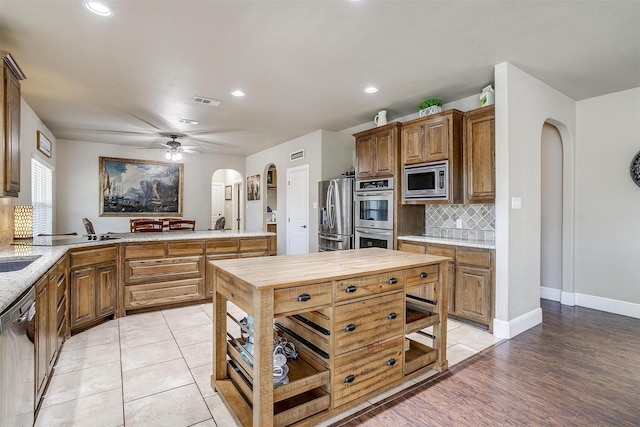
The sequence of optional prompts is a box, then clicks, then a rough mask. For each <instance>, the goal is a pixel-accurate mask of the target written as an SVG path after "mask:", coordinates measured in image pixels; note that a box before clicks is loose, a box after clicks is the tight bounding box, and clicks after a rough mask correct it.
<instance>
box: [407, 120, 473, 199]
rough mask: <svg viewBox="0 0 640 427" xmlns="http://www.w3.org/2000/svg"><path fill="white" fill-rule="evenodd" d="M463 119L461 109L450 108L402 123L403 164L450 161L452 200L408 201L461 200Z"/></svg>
mask: <svg viewBox="0 0 640 427" xmlns="http://www.w3.org/2000/svg"><path fill="white" fill-rule="evenodd" d="M463 122H464V113H463V112H462V111H458V110H447V111H443V112H442V113H438V114H433V115H431V116H427V117H421V118H418V119H414V120H411V121H408V122H405V123H402V137H401V150H400V151H401V157H402V161H401V163H402V166H405V165H415V164H422V163H430V162H437V161H444V160H446V161H448V162H449V199H447V200H427V201H424V200H412V201H407V202H405V203H407V204H425V203H462V201H463V198H464V192H463V184H464V182H463V164H462V157H463V153H462V140H463Z"/></svg>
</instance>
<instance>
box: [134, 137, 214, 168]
mask: <svg viewBox="0 0 640 427" xmlns="http://www.w3.org/2000/svg"><path fill="white" fill-rule="evenodd" d="M167 136H168V137H169V138H171V141H167V142H164V143H159V144H158V145H161V146H162V147H139V149H141V150H166V153H165V158H166V159H167V160H171V161H174V162H175V161H176V160H181V159H182V153H198V154H201V153H202V152H201V151H198V150H195V148H200V147H199V146H197V145H182V144H181V143H180V141H177V138H179V137H180V136H181V135H180V134H167Z"/></svg>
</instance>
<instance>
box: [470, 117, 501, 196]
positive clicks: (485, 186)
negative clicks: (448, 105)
mask: <svg viewBox="0 0 640 427" xmlns="http://www.w3.org/2000/svg"><path fill="white" fill-rule="evenodd" d="M464 171H465V177H464V178H465V179H464V181H465V202H466V203H494V201H495V197H496V161H495V106H494V105H490V106H488V107H483V108H478V109H476V110H472V111H468V112H467V113H466V114H465V121H464Z"/></svg>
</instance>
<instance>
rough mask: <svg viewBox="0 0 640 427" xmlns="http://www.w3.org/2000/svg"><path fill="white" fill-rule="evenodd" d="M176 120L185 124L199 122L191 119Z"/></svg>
mask: <svg viewBox="0 0 640 427" xmlns="http://www.w3.org/2000/svg"><path fill="white" fill-rule="evenodd" d="M176 122H178V123H183V124H187V125H197V124H200V122H199V121H197V120H191V119H178V120H176Z"/></svg>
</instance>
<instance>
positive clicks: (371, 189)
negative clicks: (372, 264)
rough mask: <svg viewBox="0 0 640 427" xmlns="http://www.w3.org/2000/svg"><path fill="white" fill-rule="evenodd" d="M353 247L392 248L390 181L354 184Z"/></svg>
mask: <svg viewBox="0 0 640 427" xmlns="http://www.w3.org/2000/svg"><path fill="white" fill-rule="evenodd" d="M355 247H356V248H369V247H379V248H385V249H393V178H380V179H368V180H358V181H356V191H355Z"/></svg>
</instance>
